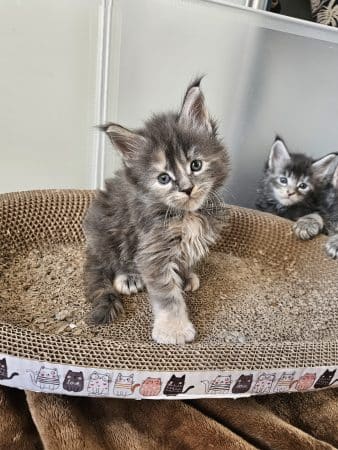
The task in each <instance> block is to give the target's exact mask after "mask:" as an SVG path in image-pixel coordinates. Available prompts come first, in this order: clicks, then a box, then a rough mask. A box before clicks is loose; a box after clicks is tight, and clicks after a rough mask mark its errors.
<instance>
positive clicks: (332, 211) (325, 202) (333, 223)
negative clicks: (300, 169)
mask: <svg viewBox="0 0 338 450" xmlns="http://www.w3.org/2000/svg"><path fill="white" fill-rule="evenodd" d="M321 215H322V217H323V219H324V223H325V229H326V232H327V233H328V235H329V238H328V240H327V242H326V245H325V249H326V252H327V254H328V255H329V256H330V257H331V258H333V259H336V258H338V167H336V169H335V171H334V173H333V175H332V178H331V180H330V181H329V182H328V183H327V185H326V186H325V187H324V188H323V189H322V193H321Z"/></svg>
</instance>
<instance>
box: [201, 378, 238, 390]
mask: <svg viewBox="0 0 338 450" xmlns="http://www.w3.org/2000/svg"><path fill="white" fill-rule="evenodd" d="M201 383H203V384H204V385H205V393H206V394H225V393H226V392H229V390H230V385H231V375H218V376H217V377H216V378H214V379H213V380H212V381H211V382H210V381H208V380H205V381H201Z"/></svg>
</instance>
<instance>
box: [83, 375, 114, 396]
mask: <svg viewBox="0 0 338 450" xmlns="http://www.w3.org/2000/svg"><path fill="white" fill-rule="evenodd" d="M109 382H110V378H109V375H108V374H106V373H103V374H102V373H98V372H93V373H92V374H91V375H90V378H89V381H88V386H87V392H88V394H89V395H108V393H109Z"/></svg>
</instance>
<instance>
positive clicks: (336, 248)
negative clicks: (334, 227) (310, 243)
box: [325, 234, 338, 259]
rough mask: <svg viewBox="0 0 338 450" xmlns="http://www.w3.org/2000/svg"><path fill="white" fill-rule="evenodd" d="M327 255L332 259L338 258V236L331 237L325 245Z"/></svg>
mask: <svg viewBox="0 0 338 450" xmlns="http://www.w3.org/2000/svg"><path fill="white" fill-rule="evenodd" d="M325 250H326V253H327V254H328V255H329V257H330V258H332V259H337V258H338V234H335V235H334V236H331V237H329V239H328V240H327V242H326V244H325Z"/></svg>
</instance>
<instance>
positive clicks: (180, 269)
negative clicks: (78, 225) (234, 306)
mask: <svg viewBox="0 0 338 450" xmlns="http://www.w3.org/2000/svg"><path fill="white" fill-rule="evenodd" d="M102 129H103V130H104V131H105V133H106V134H107V135H108V137H109V138H110V140H111V142H112V144H113V146H114V147H115V148H116V149H117V150H118V151H119V153H120V154H121V156H122V159H123V168H122V170H120V171H119V172H118V173H117V174H116V176H115V177H114V178H113V179H110V180H107V181H106V187H105V190H103V191H100V192H98V193H97V196H96V198H95V200H94V201H93V203H92V204H91V206H90V208H89V211H88V214H87V216H86V218H85V221H84V229H85V234H86V238H87V260H86V264H85V273H84V275H85V277H84V278H85V287H86V294H87V298H88V300H89V301H90V302H91V303H92V305H93V309H92V313H91V320H92V321H93V322H95V323H97V324H102V323H108V322H110V321H111V320H112V319H114V318H115V317H116V316H117V315H118V314H119V313H120V312H121V311H122V309H123V307H122V302H121V298H120V294H121V293H122V294H125V295H130V294H133V293H136V292H137V291H140V290H141V289H143V287H146V289H147V291H148V295H149V299H150V303H151V306H152V311H153V317H154V323H153V331H152V337H153V339H154V340H155V341H156V342H158V343H164V344H184V343H185V342H190V341H193V340H194V338H195V335H196V331H195V328H194V326H193V324H192V323H191V321H190V320H189V317H188V312H187V308H186V304H185V300H184V291H189V290H190V291H194V290H196V289H198V287H199V279H198V277H197V275H196V274H195V273H194V272H193V266H194V264H195V263H196V262H197V261H199V260H200V259H201V258H202V257H204V256H205V255H206V254H207V253H208V249H209V246H210V245H211V244H213V243H214V242H215V241H216V239H217V237H218V235H219V232H220V229H221V227H222V225H223V220H224V217H223V215H224V209H223V208H222V207H221V203H222V202H221V201H220V195H221V194H220V192H221V188H222V186H223V184H224V182H225V179H226V177H227V175H228V171H229V158H228V153H227V151H226V149H225V147H224V145H223V144H222V142H221V140H220V139H219V137H218V135H217V127H216V124H215V122H214V121H213V120H212V119H211V118H210V116H209V113H208V111H207V109H206V106H205V101H204V96H203V93H202V91H201V89H200V80H196V81H195V82H194V83H192V84H191V85H190V86H189V87H188V89H187V91H186V94H185V97H184V100H183V104H182V107H181V110H180V112H179V113H178V114H177V113H167V114H157V115H154V116H153V117H152V118H151V119H150V120H148V121H147V122H146V123H145V125H144V127H143V128H142V129H139V130H134V131H131V130H128V129H126V128H124V127H122V126H120V125H117V124H114V123H108V124H107V125H105V126H103V127H102ZM196 161H197V162H196ZM168 177H169V181H168ZM160 180H161V182H160Z"/></svg>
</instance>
